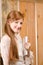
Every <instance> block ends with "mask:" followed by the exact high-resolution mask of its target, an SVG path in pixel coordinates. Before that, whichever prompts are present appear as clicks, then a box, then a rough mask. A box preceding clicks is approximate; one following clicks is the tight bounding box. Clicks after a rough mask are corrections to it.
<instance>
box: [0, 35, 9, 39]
mask: <svg viewBox="0 0 43 65" xmlns="http://www.w3.org/2000/svg"><path fill="white" fill-rule="evenodd" d="M1 40H10V37H9V36H8V35H7V34H5V35H3V36H2V38H1Z"/></svg>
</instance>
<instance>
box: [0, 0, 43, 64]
mask: <svg viewBox="0 0 43 65" xmlns="http://www.w3.org/2000/svg"><path fill="white" fill-rule="evenodd" d="M0 3H2V7H1V9H0V14H1V13H2V14H1V16H0V39H1V37H2V36H3V35H4V33H5V32H4V25H5V23H6V17H7V14H8V13H9V12H10V11H11V10H18V11H21V12H22V13H23V14H24V22H23V26H22V29H21V36H22V38H24V37H25V36H26V35H27V36H28V38H29V42H30V43H31V50H32V51H33V53H34V65H43V51H42V50H43V1H40V0H36V2H35V1H34V0H33V1H32V0H2V1H1V2H0ZM1 30H2V32H1Z"/></svg>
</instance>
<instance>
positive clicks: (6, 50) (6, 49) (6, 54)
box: [1, 37, 10, 65]
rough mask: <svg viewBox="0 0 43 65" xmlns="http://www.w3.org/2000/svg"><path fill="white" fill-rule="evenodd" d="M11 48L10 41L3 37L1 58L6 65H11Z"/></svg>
mask: <svg viewBox="0 0 43 65" xmlns="http://www.w3.org/2000/svg"><path fill="white" fill-rule="evenodd" d="M9 47H10V40H9V39H8V38H7V37H3V38H2V39H1V56H2V59H3V64H4V65H9V64H8V63H9Z"/></svg>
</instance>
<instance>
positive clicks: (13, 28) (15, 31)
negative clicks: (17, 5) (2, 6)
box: [1, 11, 33, 65]
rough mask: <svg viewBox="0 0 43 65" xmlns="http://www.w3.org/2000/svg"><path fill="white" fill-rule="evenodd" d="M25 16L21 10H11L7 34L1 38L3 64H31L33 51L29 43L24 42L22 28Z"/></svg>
mask: <svg viewBox="0 0 43 65" xmlns="http://www.w3.org/2000/svg"><path fill="white" fill-rule="evenodd" d="M23 20H24V16H23V14H22V13H21V12H19V11H11V12H10V13H9V14H8V16H7V20H6V24H5V35H4V36H3V37H2V40H1V56H2V59H3V65H31V64H32V62H33V53H32V52H31V51H29V44H28V43H27V44H24V45H23V43H22V38H21V36H20V30H21V28H22V23H23Z"/></svg>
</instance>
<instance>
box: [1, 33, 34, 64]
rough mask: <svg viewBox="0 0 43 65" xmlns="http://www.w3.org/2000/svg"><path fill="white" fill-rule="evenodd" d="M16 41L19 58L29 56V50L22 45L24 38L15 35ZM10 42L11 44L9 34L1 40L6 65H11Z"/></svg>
mask: <svg viewBox="0 0 43 65" xmlns="http://www.w3.org/2000/svg"><path fill="white" fill-rule="evenodd" d="M14 39H15V41H16V43H17V48H18V54H19V57H20V56H21V57H23V55H27V50H26V49H25V48H24V46H23V44H22V38H21V37H20V34H15V37H14ZM10 42H11V39H10V37H9V36H8V35H7V34H5V35H4V36H3V37H2V39H1V56H2V58H3V63H4V65H9V49H10ZM30 54H31V52H30ZM32 55H33V54H32ZM32 55H30V56H32ZM30 58H31V57H30Z"/></svg>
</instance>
